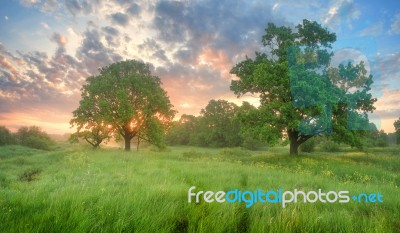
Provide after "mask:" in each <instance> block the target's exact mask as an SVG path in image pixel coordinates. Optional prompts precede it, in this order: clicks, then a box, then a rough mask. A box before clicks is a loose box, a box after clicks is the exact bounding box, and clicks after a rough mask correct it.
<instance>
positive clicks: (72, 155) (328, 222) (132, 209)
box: [0, 145, 400, 232]
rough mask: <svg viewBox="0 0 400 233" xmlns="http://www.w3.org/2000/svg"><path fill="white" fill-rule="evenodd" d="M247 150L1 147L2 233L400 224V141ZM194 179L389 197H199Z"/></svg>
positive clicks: (211, 185) (381, 228) (342, 228)
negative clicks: (328, 148) (293, 151)
mask: <svg viewBox="0 0 400 233" xmlns="http://www.w3.org/2000/svg"><path fill="white" fill-rule="evenodd" d="M238 151H239V152H238ZM237 152H238V153H237ZM242 152H243V151H240V150H239V149H225V150H224V149H203V148H190V147H171V148H169V149H168V150H167V151H165V152H155V151H152V150H151V149H143V150H141V151H139V152H136V151H132V152H129V153H126V152H124V151H122V150H119V149H101V150H98V151H93V150H91V149H88V148H83V147H75V146H73V147H71V146H69V145H65V146H62V147H60V148H58V149H57V150H55V151H51V152H44V151H40V150H34V149H29V148H25V147H21V146H7V147H1V148H0V223H1V224H0V232H400V218H399V216H400V198H399V197H400V175H399V174H400V148H399V147H388V148H384V149H380V148H376V149H375V148H372V149H369V150H368V153H365V152H357V151H353V150H350V149H348V150H344V151H342V152H338V153H326V152H318V151H317V152H314V153H312V154H306V153H304V154H302V155H300V156H298V157H295V158H294V157H290V156H288V155H286V153H287V152H288V149H287V148H271V149H270V150H268V151H260V152H247V151H244V152H243V153H242ZM235 154H236V155H235ZM249 154H250V155H251V156H248V155H249ZM191 186H196V187H197V188H196V190H197V191H198V190H211V191H219V190H225V191H227V190H231V189H235V188H239V189H241V190H244V189H249V190H256V189H258V188H260V189H263V190H268V189H278V188H282V189H283V190H294V189H296V188H297V189H300V190H303V191H308V190H318V189H319V188H320V189H322V190H334V191H339V190H348V191H349V192H350V194H352V193H377V192H380V193H382V194H383V196H384V197H383V199H384V202H383V203H356V202H354V201H350V202H349V203H346V204H340V203H329V204H323V203H315V204H312V203H297V204H295V203H289V204H287V207H286V208H282V206H281V205H280V204H266V203H255V204H254V205H253V206H251V207H250V208H246V207H245V204H244V203H235V204H231V203H215V202H214V203H205V202H201V203H200V204H195V203H188V201H187V199H188V197H187V192H188V189H189V188H190V187H191Z"/></svg>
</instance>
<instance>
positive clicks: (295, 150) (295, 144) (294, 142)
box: [290, 140, 300, 155]
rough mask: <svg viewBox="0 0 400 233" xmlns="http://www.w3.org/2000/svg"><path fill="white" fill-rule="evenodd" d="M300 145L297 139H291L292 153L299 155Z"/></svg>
mask: <svg viewBox="0 0 400 233" xmlns="http://www.w3.org/2000/svg"><path fill="white" fill-rule="evenodd" d="M299 146H300V144H299V143H298V142H297V140H290V155H297V154H298V149H299Z"/></svg>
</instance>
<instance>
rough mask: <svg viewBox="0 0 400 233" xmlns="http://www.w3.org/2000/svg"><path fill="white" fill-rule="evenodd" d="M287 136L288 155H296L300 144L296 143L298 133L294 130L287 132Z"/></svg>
mask: <svg viewBox="0 0 400 233" xmlns="http://www.w3.org/2000/svg"><path fill="white" fill-rule="evenodd" d="M287 133H288V136H289V141H290V155H297V154H298V149H299V146H300V143H299V142H298V141H297V139H298V137H299V132H297V131H295V130H288V132H287Z"/></svg>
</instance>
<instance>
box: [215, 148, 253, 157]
mask: <svg viewBox="0 0 400 233" xmlns="http://www.w3.org/2000/svg"><path fill="white" fill-rule="evenodd" d="M219 154H220V155H222V156H226V157H250V156H251V153H250V152H249V151H248V150H244V149H242V148H224V149H222V150H221V151H220V152H219Z"/></svg>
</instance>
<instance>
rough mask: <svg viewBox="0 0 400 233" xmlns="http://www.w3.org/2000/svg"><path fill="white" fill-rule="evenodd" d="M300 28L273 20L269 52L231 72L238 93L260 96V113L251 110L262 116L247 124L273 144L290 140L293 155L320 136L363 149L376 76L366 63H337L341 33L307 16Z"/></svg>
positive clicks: (268, 30) (265, 41)
mask: <svg viewBox="0 0 400 233" xmlns="http://www.w3.org/2000/svg"><path fill="white" fill-rule="evenodd" d="M296 29H297V30H296V31H293V30H292V29H291V28H290V27H286V26H281V27H277V26H275V25H274V24H273V23H269V24H268V26H267V28H266V29H265V35H264V36H263V37H262V42H263V45H264V46H266V47H267V48H266V49H267V51H269V53H268V54H267V53H263V52H256V56H255V58H254V59H251V58H246V59H245V60H244V61H242V62H240V63H238V64H237V65H235V66H234V67H233V68H232V70H231V73H232V74H235V75H236V76H237V78H238V79H237V80H233V81H232V83H231V90H232V91H233V92H234V93H235V94H236V95H237V96H238V97H240V96H242V95H244V94H246V93H252V94H258V95H259V98H260V103H261V105H260V107H259V108H258V109H257V111H258V114H256V113H252V114H253V115H255V114H256V115H257V116H258V118H256V119H257V120H256V121H252V122H253V123H252V124H248V126H249V127H251V128H253V130H252V131H253V132H257V133H258V134H259V137H261V138H263V139H264V140H267V141H268V142H270V143H277V142H279V141H280V140H281V139H282V138H284V139H288V140H289V142H290V153H291V154H297V152H298V147H299V146H300V145H301V144H302V143H304V142H306V141H307V140H308V139H310V138H311V137H313V136H316V135H329V136H330V137H331V138H332V139H333V140H335V141H338V142H344V143H348V144H350V145H352V146H358V147H360V146H361V140H360V135H362V134H363V132H362V131H360V130H361V129H366V126H368V125H369V124H368V123H369V121H368V116H367V112H372V111H373V110H374V107H373V104H374V102H375V101H376V99H374V98H372V96H371V94H370V93H369V91H370V85H371V84H372V76H371V75H367V71H366V68H365V65H364V63H363V62H361V63H360V64H352V63H348V64H341V65H339V67H332V66H331V65H330V61H331V58H332V56H333V53H332V52H331V51H330V49H331V45H332V43H333V42H335V41H336V35H335V34H334V33H331V32H329V31H328V30H327V29H326V28H323V27H322V26H321V25H320V24H318V23H316V22H312V21H308V20H303V23H302V24H299V25H298V26H297V27H296ZM250 123H251V122H250Z"/></svg>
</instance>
